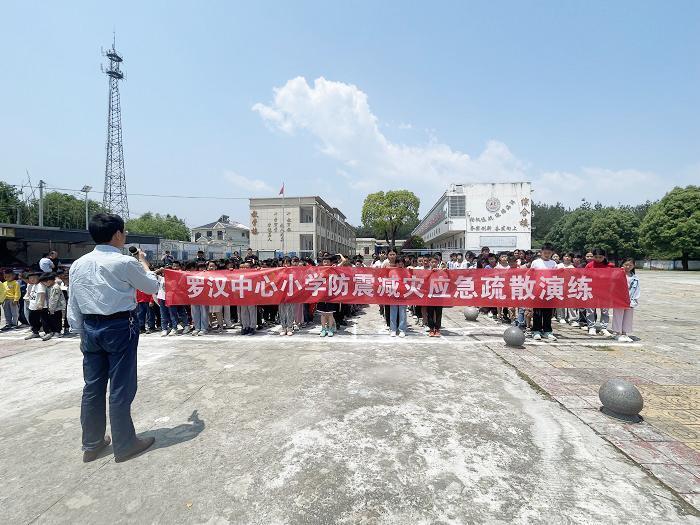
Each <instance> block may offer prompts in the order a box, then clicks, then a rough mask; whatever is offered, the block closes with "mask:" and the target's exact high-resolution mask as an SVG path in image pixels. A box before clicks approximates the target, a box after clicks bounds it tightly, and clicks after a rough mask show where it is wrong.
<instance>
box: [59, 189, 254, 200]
mask: <svg viewBox="0 0 700 525" xmlns="http://www.w3.org/2000/svg"><path fill="white" fill-rule="evenodd" d="M46 189H47V190H60V191H80V190H75V189H72V188H54V187H48V186H47V187H46ZM90 193H104V192H103V191H91V192H90ZM129 195H135V196H138V197H160V198H164V199H217V200H233V201H236V200H239V201H247V200H248V197H220V196H207V195H160V194H158V193H132V192H129Z"/></svg>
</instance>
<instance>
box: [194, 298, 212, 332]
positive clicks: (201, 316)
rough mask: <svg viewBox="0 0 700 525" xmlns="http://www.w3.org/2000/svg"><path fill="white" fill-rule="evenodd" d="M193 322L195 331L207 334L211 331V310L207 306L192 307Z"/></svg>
mask: <svg viewBox="0 0 700 525" xmlns="http://www.w3.org/2000/svg"><path fill="white" fill-rule="evenodd" d="M192 322H193V323H194V330H195V331H199V332H206V331H207V330H208V329H209V309H208V308H207V307H206V305H203V304H193V305H192Z"/></svg>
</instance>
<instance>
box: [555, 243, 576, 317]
mask: <svg viewBox="0 0 700 525" xmlns="http://www.w3.org/2000/svg"><path fill="white" fill-rule="evenodd" d="M557 268H564V269H566V270H573V269H574V268H576V266H574V254H573V253H571V252H568V253H565V254H564V255H562V256H561V261H560V262H559V263H558V264H557ZM557 319H559V323H561V324H567V323H570V324H571V326H578V308H557Z"/></svg>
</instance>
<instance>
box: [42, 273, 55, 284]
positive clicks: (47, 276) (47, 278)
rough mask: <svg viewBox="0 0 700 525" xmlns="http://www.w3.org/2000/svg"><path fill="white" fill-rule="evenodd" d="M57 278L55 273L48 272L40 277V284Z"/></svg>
mask: <svg viewBox="0 0 700 525" xmlns="http://www.w3.org/2000/svg"><path fill="white" fill-rule="evenodd" d="M55 278H56V274H55V273H53V272H46V273H42V274H41V277H39V282H43V281H53V280H54V279H55Z"/></svg>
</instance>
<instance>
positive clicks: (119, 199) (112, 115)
mask: <svg viewBox="0 0 700 525" xmlns="http://www.w3.org/2000/svg"><path fill="white" fill-rule="evenodd" d="M114 46H115V42H114V41H113V42H112V49H108V50H107V52H106V53H104V52H103V54H104V56H106V57H107V59H108V60H109V64H108V65H107V69H104V68H102V71H103V72H104V73H105V74H106V75H107V77H108V78H109V109H108V111H107V160H106V162H105V191H104V197H103V200H102V205H103V207H104V208H105V210H107V211H109V212H110V213H116V214H117V215H119V216H121V217H122V219H124V220H127V219H128V218H129V202H128V201H127V196H126V175H125V173H124V148H123V145H122V110H121V103H120V101H119V81H120V80H122V79H123V78H124V73H123V72H122V71H121V70H120V66H121V63H122V62H123V59H122V57H121V56H120V55H119V53H117V51H116V49H115V48H114Z"/></svg>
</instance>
